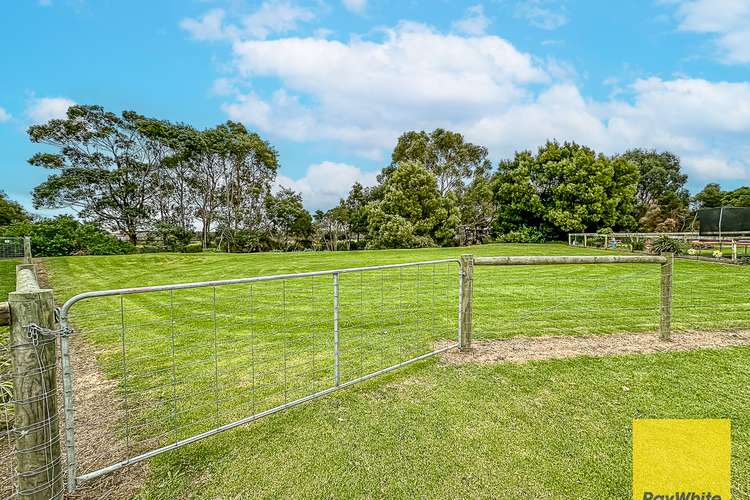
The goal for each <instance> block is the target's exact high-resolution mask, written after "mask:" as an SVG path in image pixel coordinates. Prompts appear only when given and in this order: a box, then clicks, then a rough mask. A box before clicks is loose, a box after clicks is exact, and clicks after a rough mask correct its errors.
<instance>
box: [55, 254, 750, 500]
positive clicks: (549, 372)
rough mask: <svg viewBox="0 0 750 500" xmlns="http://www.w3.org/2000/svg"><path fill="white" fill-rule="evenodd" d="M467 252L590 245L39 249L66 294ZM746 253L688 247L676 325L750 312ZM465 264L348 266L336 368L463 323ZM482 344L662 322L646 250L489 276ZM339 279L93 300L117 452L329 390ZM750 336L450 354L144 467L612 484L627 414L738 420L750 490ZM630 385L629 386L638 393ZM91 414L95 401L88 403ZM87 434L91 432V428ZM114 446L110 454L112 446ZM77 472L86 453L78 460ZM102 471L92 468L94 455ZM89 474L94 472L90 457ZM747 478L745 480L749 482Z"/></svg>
mask: <svg viewBox="0 0 750 500" xmlns="http://www.w3.org/2000/svg"><path fill="white" fill-rule="evenodd" d="M461 253H473V254H475V255H570V254H578V255H584V254H596V253H603V252H602V251H600V250H593V249H590V248H588V249H583V248H570V247H567V246H566V245H558V244H553V245H486V246H481V247H473V248H471V249H425V250H393V251H378V252H347V253H343V252H342V253H295V254H254V255H224V254H199V255H182V254H147V255H133V256H116V257H69V258H54V259H45V262H46V263H47V266H48V269H49V272H50V279H51V281H52V283H53V285H54V287H55V290H56V294H57V297H58V300H59V301H62V300H64V299H66V298H68V297H70V296H72V295H74V294H76V293H79V292H83V291H89V290H99V289H107V288H122V287H132V286H145V285H158V284H166V283H179V282H192V281H205V280H216V279H227V278H238V277H247V276H260V275H268V274H280V273H292V272H302V271H316V270H325V269H337V268H346V267H357V266H364V265H376V264H391V263H399V262H411V261H427V260H433V259H444V258H453V257H457V256H459V255H460V254H461ZM747 283H750V268H747V267H745V268H738V267H732V266H722V265H718V264H713V263H703V262H691V261H684V260H678V261H677V262H676V263H675V276H674V294H675V308H674V325H675V327H676V328H677V329H722V330H728V329H736V328H749V327H750V300H748V296H747ZM457 284H458V283H457V267H456V266H455V264H439V265H428V266H419V267H411V268H404V269H398V270H388V271H378V272H369V273H356V274H350V275H346V274H345V275H341V278H340V296H339V304H340V327H341V335H340V337H341V345H340V352H341V367H340V370H341V379H342V381H346V380H351V379H353V378H356V377H357V376H360V375H364V374H365V373H368V372H370V371H373V370H375V369H377V368H382V367H384V366H388V365H389V364H392V363H395V362H398V361H401V360H405V359H408V357H410V356H413V355H417V354H421V353H424V352H427V351H428V350H429V349H430V347H431V345H432V343H433V342H434V341H436V340H439V339H445V338H455V334H456V309H457V302H456V297H457ZM474 297H475V306H474V307H475V309H474V311H475V330H476V337H477V338H506V337H510V336H514V335H545V334H557V335H581V334H608V333H615V332H644V331H656V329H657V325H658V305H659V304H658V297H659V269H658V266H655V265H654V266H652V265H607V266H535V267H505V268H502V267H481V268H476V269H475V285H474ZM332 306H333V299H332V283H331V277H330V276H325V277H315V278H305V279H299V280H294V281H284V282H281V281H277V282H268V283H263V284H255V285H253V286H249V285H233V286H225V287H216V288H211V287H210V288H202V289H193V290H184V291H176V292H172V293H170V292H159V293H150V294H143V295H133V296H126V297H124V298H122V299H120V298H119V297H114V298H106V299H95V300H88V301H84V302H81V303H79V304H77V305H76V306H74V308H73V309H72V311H71V319H72V321H73V323H74V326H75V327H76V329H77V331H78V332H79V333H80V334H82V335H83V336H85V338H86V339H87V340H88V341H89V342H90V343H91V344H93V345H94V346H95V347H96V349H97V350H98V353H99V354H98V358H97V359H98V361H99V364H100V366H101V367H102V369H103V370H104V372H105V373H106V375H107V376H108V377H110V378H112V379H113V380H116V381H117V398H118V401H117V402H115V403H113V405H112V418H114V419H117V421H118V422H119V424H120V428H121V429H122V433H121V434H120V435H118V436H113V437H112V442H111V443H106V444H104V443H103V450H105V451H107V450H110V451H108V452H107V455H108V460H109V463H111V462H113V461H115V460H119V459H122V458H125V457H126V456H132V455H133V454H135V453H137V452H139V451H143V450H147V449H151V448H154V447H157V446H163V445H166V444H169V443H171V442H173V441H174V440H176V439H182V438H186V437H189V436H191V435H194V434H196V433H198V432H201V431H205V430H208V429H211V428H212V427H214V426H216V425H220V424H223V423H228V422H231V421H233V420H235V419H237V418H240V417H242V416H246V415H248V414H250V413H252V412H254V411H255V412H257V411H262V410H264V409H268V408H271V407H273V406H276V405H278V404H280V403H283V402H285V401H290V400H293V399H295V398H298V397H302V396H304V395H306V394H308V393H310V392H312V391H314V390H320V389H323V388H326V387H329V386H330V385H331V381H332V375H333V366H332V361H331V359H332V341H331V338H332V333H331V332H332V329H333V328H332V319H331V316H332V314H331V311H332ZM748 375H750V350H748V349H733V350H724V351H716V352H694V353H686V354H661V355H649V356H640V357H637V358H636V357H630V358H628V357H623V358H609V359H596V360H593V359H576V360H569V361H549V362H539V363H532V364H529V365H524V366H478V365H471V366H461V367H454V366H443V365H441V364H439V363H438V362H436V361H434V360H433V361H426V362H423V363H421V364H419V365H416V366H413V367H410V368H407V369H405V370H402V371H399V372H396V373H394V374H391V375H388V376H387V377H385V378H379V379H375V380H373V381H370V382H367V383H366V384H365V385H363V386H360V387H358V388H355V389H350V390H347V391H344V392H342V393H337V394H336V395H335V396H331V397H328V398H326V399H323V400H319V401H317V402H314V403H311V404H308V405H305V406H303V407H299V408H297V409H294V410H291V411H289V412H286V413H283V414H279V415H276V416H272V417H269V418H267V419H263V420H261V421H259V422H257V423H254V424H251V425H249V426H246V427H243V428H241V429H238V430H234V431H230V432H228V433H226V434H224V435H221V436H218V437H215V438H210V439H208V440H206V441H203V442H201V443H199V444H194V445H191V446H188V447H186V448H184V449H182V450H181V451H177V452H173V453H169V454H166V455H163V456H161V457H159V458H157V459H155V460H153V462H152V468H151V474H150V476H149V479H148V481H147V485H146V490H145V492H144V496H146V497H161V498H169V497H175V496H188V495H195V496H197V497H222V496H223V497H232V496H238V495H239V496H307V497H325V496H332V495H337V496H343V497H350V496H375V497H381V496H397V497H406V496H414V495H417V496H420V497H433V496H439V497H455V496H465V495H469V496H482V495H483V494H484V495H489V496H505V495H513V494H522V495H526V496H528V497H538V498H546V497H549V498H571V497H577V498H607V497H612V498H619V497H622V496H624V495H626V494H627V492H628V488H629V477H630V476H629V474H630V466H629V462H628V460H629V446H630V445H629V425H630V420H631V419H632V418H633V417H642V416H675V417H691V416H693V417H700V416H712V417H719V416H726V417H732V418H733V419H734V420H733V423H734V428H733V429H734V430H733V432H734V438H735V440H734V443H735V445H734V453H735V461H734V464H735V467H734V474H735V478H737V481H735V486H734V487H735V489H736V491H738V492H741V491H744V492H747V491H748V490H750V484H748V479H747V478H748V476H750V475H749V474H747V472H748V471H747V469H746V468H745V466H744V465H743V462H747V459H748V448H747V447H748V444H749V443H750V441H748V439H747V437H748V436H747V432H748V431H747V417H746V416H745V414H746V412H743V411H740V410H741V407H740V404H739V403H740V402H741V401H743V398H744V401H747V399H748V396H749V395H750V394H748V393H747V391H748V389H747V387H750V386H748V383H747V382H748ZM623 387H627V388H629V390H624V389H623ZM80 417H81V418H82V421H85V415H80ZM78 432H79V433H81V432H85V430H83V429H79V430H78ZM113 449H114V451H111V450H113ZM79 458H80V462H81V464H82V470H81V472H88V471H89V470H90V468H91V462H92V460H91V459H90V457H79ZM87 464H88V465H87ZM87 468H89V470H87ZM743 481H744V482H743Z"/></svg>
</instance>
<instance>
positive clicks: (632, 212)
mask: <svg viewBox="0 0 750 500" xmlns="http://www.w3.org/2000/svg"><path fill="white" fill-rule="evenodd" d="M28 134H29V137H30V139H31V140H32V141H33V142H35V143H40V144H45V145H48V146H51V152H40V153H37V154H35V155H34V156H33V157H32V158H31V159H30V160H29V162H30V163H31V164H32V165H34V166H40V167H44V168H48V169H51V170H52V171H53V173H52V174H51V175H50V176H49V177H48V179H47V180H46V181H45V182H43V183H42V184H40V185H39V186H37V187H36V188H35V189H34V192H33V200H34V206H35V207H36V208H54V209H60V208H68V209H75V210H76V211H77V212H78V214H79V217H80V219H81V220H83V221H86V222H87V223H86V224H82V223H80V222H77V221H75V220H73V219H72V218H70V217H64V218H61V219H58V220H56V221H50V220H47V221H32V220H31V218H30V217H28V215H27V214H26V213H25V212H24V211H23V209H22V208H21V207H20V206H19V205H18V204H15V203H13V202H10V201H9V200H7V199H5V198H4V197H2V198H0V226H5V229H4V230H3V232H5V233H7V234H11V233H12V234H32V235H35V234H39V235H40V236H38V237H36V238H35V241H38V243H37V246H39V245H41V244H42V240H43V239H45V238H51V236H50V234H51V233H50V231H51V229H50V228H51V227H52V226H59V227H60V228H63V229H64V232H66V234H74V233H76V231H78V232H79V233H81V234H85V233H86V232H87V231H88V232H92V231H94V230H95V229H96V230H99V232H98V233H97V235H98V236H97V237H101V238H103V239H105V240H107V242H108V243H107V244H106V245H105V244H103V243H102V242H98V243H97V244H92V243H90V242H89V243H86V242H87V241H89V240H90V239H91V238H89V239H88V240H87V239H86V238H84V237H82V236H80V235H79V236H76V237H72V236H71V238H68V239H71V240H75V241H77V243H75V244H71V245H68V246H66V245H60V248H61V249H60V252H61V253H62V252H67V253H76V252H78V253H101V252H105V251H106V252H108V253H122V252H127V251H135V250H136V249H138V250H140V251H151V250H158V249H167V250H174V251H196V250H197V251H200V250H202V249H207V248H218V249H221V250H224V251H239V252H253V251H266V250H302V249H329V250H340V249H354V248H411V247H430V246H450V245H463V244H471V243H479V242H486V241H512V242H536V241H544V240H545V239H559V238H561V237H563V236H564V235H565V234H566V233H568V232H583V231H586V232H595V231H609V230H615V231H625V230H627V231H636V230H642V231H681V230H687V229H690V227H689V226H690V225H691V223H692V221H693V216H692V212H691V210H693V209H695V208H697V207H700V206H705V207H712V206H721V205H733V206H750V188H747V187H743V188H739V189H737V190H735V191H731V192H723V191H722V190H721V188H720V187H719V186H718V185H717V184H709V185H707V186H706V188H705V189H704V190H703V191H702V192H701V193H699V194H698V195H697V196H695V197H694V198H692V199H691V198H690V196H689V194H688V191H687V190H686V188H685V184H686V182H687V175H685V174H684V173H683V172H682V171H681V168H680V160H679V158H678V157H677V156H676V155H674V154H672V153H670V152H657V151H653V150H644V149H633V150H630V151H627V152H625V153H623V154H619V155H614V156H606V155H604V154H601V153H597V152H595V151H594V150H593V149H591V148H588V147H586V146H582V145H579V144H576V143H567V142H566V143H563V144H560V143H558V142H555V141H550V142H547V143H546V144H544V145H543V146H541V147H540V148H539V149H538V150H537V151H536V152H532V151H520V152H517V153H516V154H515V156H514V157H513V158H512V159H509V160H503V161H501V162H500V163H499V164H498V165H497V166H495V167H493V165H492V164H491V162H490V160H489V159H488V151H487V148H485V147H484V146H481V145H476V144H471V143H469V142H466V141H465V140H464V138H463V136H462V135H461V134H459V133H456V132H451V131H448V130H443V129H436V130H434V131H432V132H424V131H422V132H416V131H411V132H406V133H404V134H403V135H402V136H401V137H399V139H398V142H397V144H396V145H395V148H394V150H393V153H392V155H391V161H390V163H389V164H388V165H387V166H385V167H384V168H383V170H382V172H381V173H380V175H379V176H378V183H377V185H376V186H374V187H367V188H366V187H363V186H362V185H360V184H358V183H355V184H354V185H353V186H352V187H351V190H350V192H349V195H348V196H347V197H346V198H345V199H342V200H341V202H340V203H339V204H338V206H336V207H334V208H332V209H330V210H328V211H316V212H315V213H313V214H311V213H309V212H308V211H307V210H306V209H305V208H304V205H303V201H302V197H301V195H300V194H299V193H296V192H294V191H292V190H290V189H281V190H279V191H277V192H275V193H274V192H273V191H272V186H273V183H274V181H275V179H276V175H277V172H278V169H279V161H278V154H277V152H276V150H275V149H274V148H273V146H272V145H271V144H269V142H268V141H266V140H264V139H263V138H261V137H260V136H259V135H258V134H256V133H254V132H252V131H249V130H247V129H246V128H245V126H243V125H242V124H239V123H235V122H227V123H224V124H221V125H218V126H216V127H214V128H209V129H205V130H197V129H195V128H194V127H192V126H190V125H186V124H182V123H171V122H168V121H164V120H157V119H154V118H148V117H145V116H142V115H139V114H137V113H135V112H130V111H127V112H123V113H122V114H121V115H116V114H114V113H111V112H108V111H106V110H104V109H103V108H102V107H100V106H72V107H70V108H69V109H68V112H67V117H66V118H65V119H57V120H51V121H49V122H48V123H45V124H42V125H34V126H32V127H30V128H29V130H28ZM76 224H77V225H78V226H76ZM37 226H39V227H38V228H37ZM74 226H76V227H74ZM99 228H103V229H106V230H107V231H106V232H105V231H101V230H100V229H99ZM110 233H111V234H116V235H119V236H121V238H122V239H124V240H126V243H115V241H116V238H113V237H112V236H111V234H110ZM92 234H93V233H92ZM63 247H64V250H63ZM48 251H49V252H50V254H53V253H54V252H55V251H56V250H53V249H52V248H50V249H48Z"/></svg>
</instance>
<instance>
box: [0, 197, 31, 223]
mask: <svg viewBox="0 0 750 500" xmlns="http://www.w3.org/2000/svg"><path fill="white" fill-rule="evenodd" d="M29 220H31V217H30V216H29V214H28V213H26V210H24V209H23V207H22V206H21V204H20V203H18V202H17V201H13V200H11V199H9V198H8V195H6V194H5V192H4V191H0V227H2V226H8V225H10V224H14V223H16V222H28V221H29Z"/></svg>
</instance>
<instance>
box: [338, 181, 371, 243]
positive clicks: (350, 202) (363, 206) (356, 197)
mask: <svg viewBox="0 0 750 500" xmlns="http://www.w3.org/2000/svg"><path fill="white" fill-rule="evenodd" d="M371 198H372V196H371V194H370V190H369V189H365V188H364V187H363V186H362V184H360V183H359V182H355V183H354V185H353V186H352V189H351V190H350V191H349V195H348V196H347V197H346V200H342V202H341V205H343V206H344V207H346V210H347V212H348V214H347V219H348V222H349V230H350V231H351V232H352V233H353V235H354V236H355V237H356V240H357V242H359V240H360V237H361V236H362V235H365V234H367V204H368V203H369V201H370V199H371Z"/></svg>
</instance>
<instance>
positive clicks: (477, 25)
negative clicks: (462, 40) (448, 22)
mask: <svg viewBox="0 0 750 500" xmlns="http://www.w3.org/2000/svg"><path fill="white" fill-rule="evenodd" d="M489 25H490V20H489V18H488V17H487V16H485V15H484V7H482V5H473V6H471V7H469V9H468V10H467V13H466V17H464V18H463V19H459V20H458V21H456V22H454V23H453V29H455V30H458V31H460V32H462V33H466V34H467V35H472V36H479V35H483V34H484V32H485V31H487V27H488V26H489Z"/></svg>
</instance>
